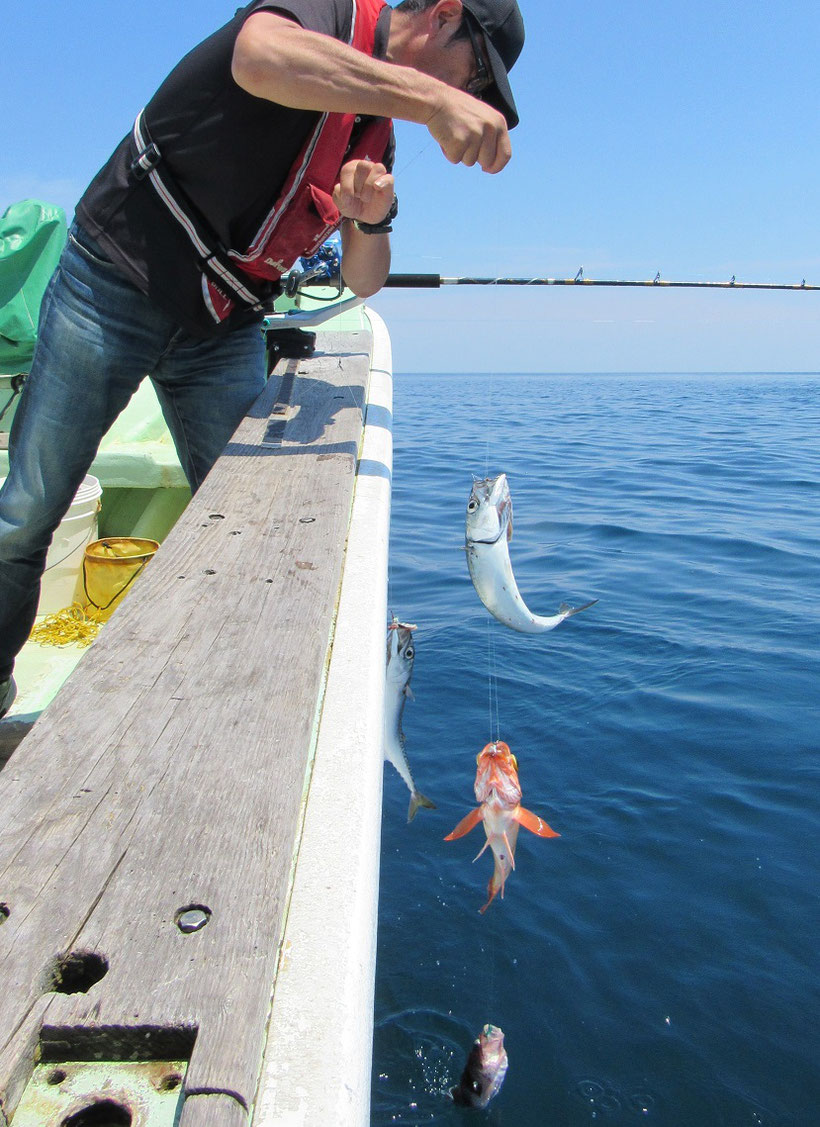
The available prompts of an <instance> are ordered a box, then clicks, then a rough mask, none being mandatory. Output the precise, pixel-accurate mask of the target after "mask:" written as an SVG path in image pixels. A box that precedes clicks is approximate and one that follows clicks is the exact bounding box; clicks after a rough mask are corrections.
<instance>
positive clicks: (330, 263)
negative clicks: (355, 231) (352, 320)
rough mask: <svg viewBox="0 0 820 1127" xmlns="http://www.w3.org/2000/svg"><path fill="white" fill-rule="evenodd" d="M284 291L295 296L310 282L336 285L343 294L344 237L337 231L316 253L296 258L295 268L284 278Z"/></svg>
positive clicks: (316, 284)
mask: <svg viewBox="0 0 820 1127" xmlns="http://www.w3.org/2000/svg"><path fill="white" fill-rule="evenodd" d="M282 283H283V286H284V289H283V293H284V294H285V295H286V296H287V297H291V298H295V297H296V296H297V295H298V294H299V292H300V291H301V290H302V289H303V288H304V287H305V286H307V285H308V284H309V285H310V286H311V287H313V286H328V287H335V288H336V289H337V290H338V292H339V294H340V295H341V293H342V291H343V290H344V282H343V281H342V237H341V235H340V234H339V232H338V231H336V232H335V233H334V234H333V235H331V237H330V238H329V239H328V240H327V242H325V243H322V245H321V246H320V247H319V249H318V250H317V251H316V253H315V254H312V255H310V257H308V258H299V259H297V260H296V263H295V265H294V266H293V268H292V269H291V270H290V271H289V272H288V273H287V274H286V275H285V276H284V278H283V279H282Z"/></svg>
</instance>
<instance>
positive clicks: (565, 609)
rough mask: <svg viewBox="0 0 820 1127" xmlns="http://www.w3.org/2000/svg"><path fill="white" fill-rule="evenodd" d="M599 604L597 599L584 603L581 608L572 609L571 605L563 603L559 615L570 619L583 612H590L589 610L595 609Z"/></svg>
mask: <svg viewBox="0 0 820 1127" xmlns="http://www.w3.org/2000/svg"><path fill="white" fill-rule="evenodd" d="M597 602H598V600H597V599H592V600H591V601H590V602H588V603H584V605H583V606H581V607H571V606H570V605H569V603H561V605H560V607H559V608H558V613H559V614H561V615H563V616H564V618H569V617H570V615H572V614H580V613H581V611H582V610H589V608H590V607H594V606H595V604H596V603H597Z"/></svg>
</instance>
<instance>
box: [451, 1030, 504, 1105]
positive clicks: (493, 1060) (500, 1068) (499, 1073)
mask: <svg viewBox="0 0 820 1127" xmlns="http://www.w3.org/2000/svg"><path fill="white" fill-rule="evenodd" d="M506 1075H507V1053H506V1050H505V1049H504V1034H503V1033H502V1031H501V1030H500V1029H499V1028H498V1026H497V1025H485V1026H484V1028H483V1029H482V1030H481V1033H480V1034H479V1035H478V1037H477V1038H476V1039H475V1041H473V1047H472V1048H471V1049H470V1055H469V1056H468V1057H467V1064H466V1065H465V1066H464V1071H463V1072H462V1074H461V1079H460V1080H459V1082H458V1084H457V1085H456V1086H455V1088H451V1089H450V1095H451V1096H452V1098H453V1103H456V1104H460V1105H461V1107H486V1106H487V1104H488V1103H489V1102H490V1100H491V1099H492V1098H493V1096H495V1095H497V1094H498V1090H499V1088H500V1087H501V1085H502V1084H503V1083H504V1077H505V1076H506Z"/></svg>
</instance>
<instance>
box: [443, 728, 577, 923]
mask: <svg viewBox="0 0 820 1127" xmlns="http://www.w3.org/2000/svg"><path fill="white" fill-rule="evenodd" d="M476 762H477V763H478V770H477V771H476V775H475V796H476V798H477V799H478V801H479V802H480V803H481V805H480V806H479V807H478V809H476V810H471V811H470V813H469V814H468V815H467V817H466V818H462V820H461V821H460V822H459V823H458V825H457V826H456V828H455V829H454V830H453V832H452V833H450V834H448V835H447V837H445V839H444V840H445V841H454V840H455V839H456V838H457V837H464V835H465V834H468V833H469V832H470V830H471V829H473V828H474V827H475V826H477V825H478V823H479V822H481V821H483V822H484V832H485V833H486V835H487V840H486V842H485V843H484V846H483V847H482V849H481V851H480V852H479V853H478V855H477V856H476V857H475V860H476V861H477V860H478V858H479V857H480V856H481V854H482V853H483V852H484V850H485V849H486V848H487V846H488V845H489V847H490V848H491V849H492V851H493V855H494V857H495V868H494V869H493V875H492V877H490V883H489V884H488V885H487V892H488V894H489V900H488V901H487V903H486V904H485V905H484V907H483V908H482V909H481V911H482V912H486V911H487V909H488V908H489V906H490V904H491V903H492V901H493V897H494V896H495V894H496V893H497V892H498V891H499V890H500V891H501V896H502V898H503V896H504V882H505V881H506V879H507V877H508V876H509V874H510V872H511V871H512V870H513V869H514V868H515V843H516V841H517V839H518V827H519V826H523V827H524V829H525V830H529V831H530V833H534V834H538V836H539V837H560V836H561V835H560V834H557V833H556V832H555V830H553V829H550V827H549V826H548V825H547V823H546V822H545V821H543V819H541V818H539V817H538V815H537V814H533V813H532V812H531V811H529V810H525V809H524V807H523V806H522V805H521V784H520V783H519V781H518V761H517V760H516V758H515V756H514V755H513V753H512V752H511V751H510V749H509V747H508V746H507V744H505V743H504V741H503V740H496V741H495V743H490V744H487V746H486V747H485V748H484V749H483V750H482V751H481V752H480V753H479V755H478V756H477V757H476Z"/></svg>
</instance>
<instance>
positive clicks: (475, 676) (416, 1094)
mask: <svg viewBox="0 0 820 1127" xmlns="http://www.w3.org/2000/svg"><path fill="white" fill-rule="evenodd" d="M394 391H395V403H394V439H395V457H394V478H393V515H392V530H391V563H390V579H389V608H390V610H391V611H392V612H394V613H395V614H397V615H398V616H399V618H400V619H402V620H403V621H407V622H414V623H417V624H418V631H417V633H416V635H415V639H416V660H415V671H414V675H413V683H412V687H413V690H414V693H415V700H414V701H409V702H408V704H407V706H406V708H405V712H404V731H405V734H406V737H407V750H408V758H409V760H410V764H411V767H412V769H413V772H414V774H415V778H416V782H417V785H418V786H419V788H420V789H421V790H422V791H423V792H424V793H425V794H427V795H428V796H429V797H430V798H431V799H433V801H434V802H436V803H437V809H436V810H433V811H430V810H420V811H419V813H418V814H417V816H416V818H415V820H414V821H413V822H412V824H410V825H408V824H407V822H406V812H407V802H408V793H407V790H406V788H405V786H404V784H403V783H402V782H401V780H400V779H399V777H398V775H397V774H396V773H395V771H393V768H392V767H391V766H390V765H387V766H386V767H385V788H384V817H383V849H382V867H381V899H380V915H379V946H378V967H377V981H376V1014H375V1016H376V1030H375V1046H374V1064H373V1094H372V1123H373V1124H376V1125H379V1127H381V1125H387V1124H404V1125H412V1124H428V1123H436V1124H447V1125H454V1127H460V1125H465V1127H466V1125H469V1124H477V1123H482V1122H486V1123H488V1124H492V1125H502V1124H503V1125H505V1127H581V1125H586V1124H597V1125H601V1127H633V1125H635V1127H637V1125H638V1124H646V1125H647V1127H817V1125H818V1124H820V899H819V897H820V861H819V860H818V825H819V822H820V820H819V819H818V813H819V812H820V811H819V809H818V808H819V807H820V799H819V798H818V790H819V787H818V784H820V707H818V689H819V688H820V646H818V639H819V638H820V564H818V558H819V557H820V375H817V374H812V375H778V374H752V375H735V374H733V375H720V374H716V375H664V374H658V375H622V374H596V375H529V374H527V375H510V374H506V375H502V374H496V375H478V376H475V375H402V374H397V375H396V377H395V389H394ZM502 471H503V472H505V473H506V474H507V477H508V479H509V484H510V490H511V493H512V499H513V509H514V534H513V539H512V542H511V544H510V555H511V559H512V564H513V570H514V572H515V575H516V579H517V581H518V585H519V588H520V590H521V593H522V595H523V597H524V599H525V601H526V602H527V604H528V605H529V606H530V608H531V609H532V610H533V611H535V612H536V613H540V614H551V613H554V612H555V611H556V609H557V607H558V605H559V603H561V602H562V601H567V602H569V603H571V604H574V605H578V604H580V603H582V602H586V601H588V600H590V599H598V600H599V602H598V603H597V604H596V605H595V606H594V607H592V608H590V609H589V610H587V611H585V612H584V613H583V614H579V615H577V616H575V617H573V618H571V619H569V620H568V621H566V622H564V623H563V624H562V625H561V626H559V627H558V629H556V630H554V631H552V632H550V633H547V634H543V635H539V636H528V635H522V634H516V633H514V632H513V631H511V630H509V629H507V628H505V627H504V626H502V625H501V624H500V623H497V622H495V621H494V620H493V619H491V618H490V616H489V614H488V613H487V612H486V611H485V610H484V608H483V606H482V605H481V604H480V603H479V600H478V597H477V595H476V594H475V591H474V590H473V587H472V584H471V582H470V578H469V573H468V571H467V565H466V560H465V554H464V551H463V544H464V517H465V509H466V504H467V499H468V496H469V493H470V486H471V482H472V478H473V475H475V476H476V477H485V476H495V475H496V474H497V473H499V472H502ZM496 697H497V709H496ZM496 734H498V735H500V737H501V738H502V739H504V740H506V742H507V743H508V744H509V745H510V747H511V748H512V750H513V752H514V753H515V754H516V756H517V758H518V763H519V768H520V778H521V783H522V787H523V795H524V796H523V804H524V805H525V806H526V807H528V808H529V809H531V810H533V811H535V812H536V813H538V814H540V815H542V816H543V817H545V818H546V820H547V821H548V822H549V823H550V824H551V825H552V826H553V828H555V829H556V830H558V831H559V832H560V834H561V836H560V838H557V839H554V840H542V839H540V838H536V837H534V836H532V835H530V834H529V833H527V832H526V831H525V830H522V831H521V833H520V835H519V839H518V850H517V854H516V869H515V872H514V873H513V874H512V875H511V877H510V878H509V881H508V883H507V888H506V895H505V897H504V899H503V900H501V899H500V898H496V900H495V901H494V902H493V903H492V904H491V905H490V907H489V908H488V910H487V912H486V914H484V915H480V914H479V911H478V909H479V908H480V907H481V906H482V905H483V904H484V902H485V900H486V887H487V881H488V879H489V877H490V873H491V871H492V858H491V856H490V854H489V851H488V852H487V853H485V854H484V856H482V857H481V858H480V860H478V861H476V863H475V864H472V860H473V857H474V856H475V854H476V853H477V852H478V849H479V848H480V846H481V845H482V844H483V840H484V835H483V830H482V828H481V827H480V826H479V827H478V828H477V829H476V830H474V831H473V833H472V834H471V835H470V836H468V837H466V838H462V839H460V840H458V841H454V842H445V841H444V840H443V839H444V836H445V834H447V833H449V831H450V830H451V829H452V828H453V827H454V826H455V825H456V823H457V822H458V821H459V820H460V819H461V818H462V817H463V816H464V815H465V814H466V813H467V812H468V810H470V809H471V808H473V807H474V806H475V805H476V802H475V799H474V795H473V782H474V778H475V762H476V755H477V754H478V752H479V751H480V750H481V748H482V747H483V746H484V744H485V743H487V742H488V741H489V740H490V739H491V738H493V737H494V736H495V735H496ZM487 1022H492V1023H494V1024H496V1025H499V1026H501V1028H502V1029H503V1031H504V1033H505V1038H506V1048H507V1052H508V1054H509V1071H508V1073H507V1077H506V1080H505V1082H504V1085H503V1087H502V1089H501V1091H500V1093H499V1095H498V1096H497V1097H496V1098H495V1100H493V1102H492V1103H491V1104H490V1105H489V1107H488V1108H487V1109H486V1111H483V1112H480V1111H463V1110H461V1109H458V1108H456V1107H455V1106H454V1105H453V1104H452V1103H451V1101H450V1100H449V1098H448V1089H449V1087H450V1086H451V1085H452V1084H454V1083H456V1082H457V1080H458V1078H459V1076H460V1073H461V1070H462V1068H463V1065H464V1062H465V1060H466V1056H467V1053H468V1051H469V1048H470V1044H471V1042H472V1040H473V1039H474V1038H475V1037H476V1036H477V1034H478V1033H479V1031H480V1030H481V1028H482V1026H483V1025H484V1024H485V1023H487Z"/></svg>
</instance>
